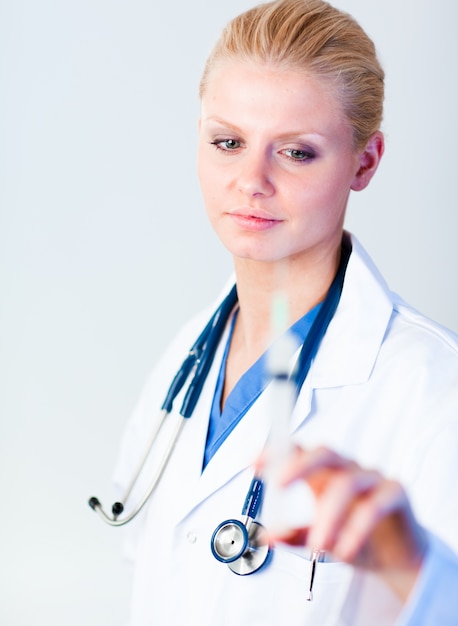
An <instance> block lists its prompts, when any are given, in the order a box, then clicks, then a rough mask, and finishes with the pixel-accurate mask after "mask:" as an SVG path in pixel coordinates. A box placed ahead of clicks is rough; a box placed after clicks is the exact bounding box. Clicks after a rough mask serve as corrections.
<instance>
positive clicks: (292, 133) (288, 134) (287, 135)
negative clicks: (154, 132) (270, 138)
mask: <svg viewBox="0 0 458 626" xmlns="http://www.w3.org/2000/svg"><path fill="white" fill-rule="evenodd" d="M202 122H206V123H210V124H215V125H218V126H222V127H223V128H227V129H228V130H231V131H234V132H236V133H237V134H239V135H243V134H244V131H243V130H242V129H241V128H240V127H239V126H237V124H234V123H232V122H227V121H226V120H223V119H222V118H219V117H212V116H211V117H206V118H202ZM299 137H313V138H317V139H320V138H322V139H326V135H324V134H323V133H318V132H316V131H306V130H294V129H292V130H287V131H285V132H282V133H281V134H280V135H278V136H277V137H276V139H277V140H283V141H284V140H286V139H291V140H293V139H297V138H299Z"/></svg>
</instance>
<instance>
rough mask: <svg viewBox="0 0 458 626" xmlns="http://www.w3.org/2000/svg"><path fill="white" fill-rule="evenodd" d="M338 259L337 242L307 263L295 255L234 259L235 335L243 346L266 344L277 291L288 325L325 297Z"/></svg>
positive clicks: (252, 347) (262, 347)
mask: <svg viewBox="0 0 458 626" xmlns="http://www.w3.org/2000/svg"><path fill="white" fill-rule="evenodd" d="M339 259H340V245H339V246H338V248H336V249H334V250H332V251H331V252H328V253H327V254H326V255H323V257H322V258H319V259H313V260H311V261H310V262H309V263H304V262H303V261H301V260H295V259H291V260H288V261H286V262H281V263H275V264H274V263H270V264H269V263H260V262H256V261H250V260H246V259H235V271H236V277H237V293H238V298H239V306H240V313H239V319H238V320H237V326H238V338H239V341H241V343H242V345H244V346H245V349H247V350H248V351H251V350H254V351H255V352H259V353H262V352H263V351H264V350H265V348H266V346H267V345H268V343H269V340H270V338H271V329H272V326H271V310H272V302H273V297H274V295H275V294H276V293H278V292H279V291H281V293H282V294H283V295H284V297H285V298H286V301H287V305H288V314H289V319H288V320H287V323H288V326H291V325H292V324H294V322H296V321H297V320H298V319H300V318H301V317H302V316H303V315H305V314H306V313H307V312H308V311H310V310H311V309H312V308H313V307H314V306H316V305H317V304H318V303H319V302H321V301H322V300H324V298H325V297H326V293H327V291H328V289H329V287H330V285H331V283H332V281H333V279H334V276H335V274H336V272H337V268H338V265H339Z"/></svg>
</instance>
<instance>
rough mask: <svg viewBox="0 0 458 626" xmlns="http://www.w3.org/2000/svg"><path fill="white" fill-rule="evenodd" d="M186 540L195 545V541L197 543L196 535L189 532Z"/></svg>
mask: <svg viewBox="0 0 458 626" xmlns="http://www.w3.org/2000/svg"><path fill="white" fill-rule="evenodd" d="M187 539H188V542H189V543H196V541H197V535H196V533H193V532H189V533H188V534H187Z"/></svg>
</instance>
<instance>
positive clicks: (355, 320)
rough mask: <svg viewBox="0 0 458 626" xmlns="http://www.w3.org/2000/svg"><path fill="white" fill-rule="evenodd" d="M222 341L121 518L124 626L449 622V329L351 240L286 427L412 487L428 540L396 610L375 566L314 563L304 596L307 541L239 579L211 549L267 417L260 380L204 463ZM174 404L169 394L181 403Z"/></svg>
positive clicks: (147, 397)
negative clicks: (128, 513)
mask: <svg viewBox="0 0 458 626" xmlns="http://www.w3.org/2000/svg"><path fill="white" fill-rule="evenodd" d="M212 309H213V308H212ZM209 312H210V310H207V311H205V312H204V313H203V314H202V315H201V316H198V318H197V319H195V320H193V321H192V322H191V323H190V324H188V325H187V327H186V328H185V329H184V330H183V331H182V332H181V333H180V335H179V336H178V337H177V339H176V340H175V342H174V343H173V345H172V346H171V347H170V349H169V350H168V351H167V352H166V354H165V356H164V357H163V359H162V360H161V361H160V363H159V364H158V366H157V367H156V368H155V370H154V371H153V373H152V375H151V378H150V379H149V381H148V384H147V385H146V387H145V390H144V393H143V395H142V397H141V399H140V402H139V404H138V406H137V408H136V410H135V412H134V415H133V417H132V419H131V421H130V423H129V424H128V427H127V429H126V433H125V437H124V440H123V444H122V448H121V454H120V460H119V464H118V466H117V470H116V476H115V479H116V482H117V483H118V484H119V485H121V486H122V485H126V484H127V482H128V480H129V478H130V476H131V474H132V472H133V471H134V468H135V467H136V464H137V463H138V459H139V458H140V454H141V450H142V446H143V445H144V442H145V441H146V439H147V438H148V434H149V433H150V431H151V425H152V421H153V419H154V418H155V415H156V413H157V411H158V408H159V407H160V405H161V403H162V401H163V397H164V394H165V391H166V390H167V388H168V385H169V384H170V381H171V379H172V377H173V375H174V373H175V371H176V369H177V368H178V367H179V365H180V364H181V362H182V359H183V357H184V356H185V354H186V352H187V350H188V348H189V347H190V345H191V344H192V343H193V342H194V340H195V338H196V337H197V335H198V334H199V332H200V330H201V329H202V328H203V326H204V323H205V321H206V320H207V319H208V317H209ZM225 340H226V337H223V339H222V341H221V344H220V346H219V349H218V351H217V354H216V357H215V361H214V364H213V366H212V369H211V371H210V373H209V375H208V379H207V383H206V385H205V387H204V390H203V393H202V395H201V398H200V400H199V403H198V405H197V407H196V410H195V413H194V415H193V416H192V418H191V419H190V420H189V421H188V422H186V424H185V426H184V429H183V431H182V434H181V436H180V439H179V441H178V443H177V445H176V448H175V450H174V452H173V455H172V457H171V460H170V463H169V465H168V467H167V469H166V471H165V473H164V476H163V478H162V481H161V483H160V485H159V486H158V488H157V490H156V492H155V493H154V495H153V497H152V498H151V501H150V503H149V504H148V505H147V507H146V510H145V511H144V512H142V513H141V514H140V516H139V517H138V518H137V519H136V520H135V521H134V522H132V524H131V527H130V530H127V527H126V534H127V535H128V537H127V540H126V545H127V548H126V550H127V553H128V556H129V557H130V558H131V559H132V560H133V561H134V565H135V570H134V579H133V602H132V616H131V622H130V626H169V625H170V626H172V625H176V624H180V625H182V626H242V624H243V625H244V624H247V625H248V624H249V625H250V626H278V625H279V624H288V626H307V625H309V624H310V625H312V624H313V625H314V626H315V625H317V624H319V625H320V626H386V625H388V624H395V623H396V624H397V625H398V624H399V625H401V624H402V625H403V626H404V625H409V626H429V625H431V626H452V624H458V557H457V553H458V489H457V487H456V477H457V476H458V342H457V338H456V337H455V336H454V335H453V334H452V333H450V332H448V331H446V330H445V329H443V328H441V327H439V326H438V325H436V324H434V323H432V322H431V321H429V320H427V319H425V318H424V317H423V316H421V315H420V314H418V313H417V312H415V311H414V310H412V309H411V308H410V307H408V306H407V305H406V304H405V303H404V302H402V301H401V300H400V299H399V298H398V297H397V296H395V295H393V294H392V293H390V292H389V290H388V288H387V286H386V284H385V282H384V281H383V279H382V277H381V276H380V275H379V273H378V271H377V270H376V268H375V267H374V265H373V264H372V262H371V261H370V259H369V258H368V256H367V254H366V253H365V252H364V250H363V249H362V247H361V246H360V244H359V243H358V242H357V241H356V240H355V239H354V238H353V253H352V255H351V258H350V261H349V264H348V269H347V274H346V278H345V285H344V288H343V292H342V297H341V300H340V303H339V306H338V309H337V311H336V313H335V315H334V318H333V319H332V321H331V323H330V325H329V328H328V330H327V333H326V335H325V337H324V339H323V341H322V344H321V347H320V349H319V352H318V354H317V356H316V358H315V360H314V362H313V364H312V367H311V370H310V373H309V376H308V377H307V380H306V381H305V384H304V386H303V389H302V391H301V393H300V396H299V398H298V402H297V405H296V407H295V411H294V414H293V419H292V431H293V432H294V438H295V439H296V440H297V441H298V442H299V443H300V444H302V445H303V446H305V447H307V448H310V447H314V446H318V445H326V446H329V447H331V448H333V449H335V450H336V451H337V452H339V453H341V454H343V455H347V456H348V457H351V458H353V459H355V460H356V461H357V462H358V463H360V464H361V465H362V466H365V467H371V468H376V469H378V470H380V471H381V472H383V474H384V475H386V476H388V477H393V478H395V479H398V480H400V481H401V482H402V483H403V485H404V486H405V487H406V489H407V490H408V492H409V495H410V498H411V501H412V505H413V507H414V510H415V513H416V516H417V518H418V519H419V520H420V521H421V523H422V524H423V525H424V526H425V527H426V528H427V529H428V531H430V532H431V533H433V535H434V536H433V537H432V540H431V548H430V553H429V557H428V559H427V560H426V563H425V566H424V568H423V572H422V576H421V577H420V580H419V582H418V585H417V587H416V589H415V591H414V593H413V594H412V598H411V601H410V602H409V603H408V605H407V606H406V607H404V608H402V607H401V606H400V604H399V602H398V601H397V599H396V598H395V597H394V596H393V595H392V594H391V592H390V591H389V590H388V589H387V588H385V587H384V586H383V584H382V583H380V582H379V580H378V579H377V578H376V577H375V576H373V575H371V574H368V573H363V572H361V571H357V570H355V569H354V568H352V567H350V566H348V565H346V564H343V563H320V564H319V565H318V569H317V573H316V577H315V583H314V599H313V601H312V602H308V601H307V600H306V595H307V585H308V580H309V570H310V561H309V560H308V558H307V554H306V553H305V550H301V549H293V548H289V547H286V546H283V547H282V546H277V547H276V548H275V551H274V555H273V559H272V561H271V563H270V565H269V566H268V567H266V568H264V569H262V570H260V571H259V572H257V573H255V574H252V575H250V576H243V577H242V576H237V575H235V574H233V573H232V572H230V571H229V569H228V567H227V566H226V565H224V564H222V563H219V562H218V561H216V560H215V558H214V557H213V556H212V554H211V550H210V538H211V535H212V532H213V530H214V529H215V527H216V526H217V525H218V524H219V523H220V522H222V521H223V520H225V519H228V518H234V517H239V518H240V514H241V509H242V506H243V502H244V499H245V495H246V492H247V489H248V486H249V483H250V480H251V478H252V475H253V470H252V465H251V464H252V462H253V461H254V460H255V459H256V458H257V456H258V455H259V453H260V452H261V450H262V447H263V445H264V443H265V439H266V436H267V432H268V424H269V417H268V416H269V389H266V391H265V392H264V393H263V394H262V395H261V396H260V398H259V399H258V400H257V401H256V402H255V404H254V405H253V406H252V408H251V409H250V410H249V411H248V413H247V414H246V415H245V416H244V417H243V419H242V420H241V422H240V423H239V424H238V425H237V427H236V428H235V430H234V431H233V432H232V433H231V435H230V436H229V438H228V439H227V440H226V441H225V442H224V443H223V445H222V446H221V448H220V449H219V450H218V451H217V453H216V454H215V456H214V457H213V458H212V459H211V461H210V463H209V464H208V466H207V467H206V468H205V470H204V472H201V468H202V458H203V452H204V446H205V438H206V432H207V425H208V417H209V412H210V406H211V402H212V396H213V392H214V388H215V383H216V379H217V375H218V369H219V365H220V362H221V357H222V351H223V348H224V345H225ZM180 404H181V403H180V399H179V398H178V399H177V400H176V402H175V410H176V411H178V409H179V407H180ZM175 419H176V415H172V416H171V419H170V424H169V427H171V426H172V422H173V421H174V420H175ZM167 434H168V433H167V432H164V433H163V435H162V436H161V439H160V440H159V441H158V442H157V446H156V449H155V452H154V454H153V457H154V458H152V459H150V460H149V461H148V463H147V468H146V470H145V472H144V474H143V476H142V478H141V479H140V481H139V484H138V485H137V487H136V490H135V493H134V497H133V500H135V498H138V497H139V496H141V495H142V493H143V490H144V489H145V486H146V484H147V482H148V481H147V478H146V476H147V475H150V474H151V471H152V468H153V467H154V464H155V462H156V461H155V460H154V459H157V458H158V457H160V452H159V451H160V449H161V447H162V445H163V443H164V442H165V441H166V440H167ZM127 508H128V507H127ZM261 521H262V518H261ZM436 536H437V537H441V539H442V541H443V542H445V544H448V546H451V547H452V548H453V549H452V550H450V549H449V547H447V546H446V545H444V544H443V543H442V541H440V540H438V539H436Z"/></svg>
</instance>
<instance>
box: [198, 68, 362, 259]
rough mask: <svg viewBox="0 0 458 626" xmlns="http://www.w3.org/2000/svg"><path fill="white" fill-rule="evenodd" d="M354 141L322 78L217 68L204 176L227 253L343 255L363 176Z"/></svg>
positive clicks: (204, 137) (208, 109) (207, 118)
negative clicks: (351, 204)
mask: <svg viewBox="0 0 458 626" xmlns="http://www.w3.org/2000/svg"><path fill="white" fill-rule="evenodd" d="M352 139H353V138H352V129H351V127H350V125H349V124H348V122H347V121H346V120H345V119H344V117H343V115H342V112H341V106H340V103H339V101H338V99H337V97H336V95H335V94H334V93H333V91H332V90H331V88H330V87H329V86H328V85H327V84H326V83H325V82H323V81H322V80H320V79H318V78H316V77H313V76H304V75H302V74H298V73H295V72H284V71H283V72H280V71H275V70H274V69H270V70H269V69H267V68H266V67H264V66H256V65H249V64H244V63H242V62H236V61H231V62H228V63H227V64H225V65H223V66H222V67H220V68H218V69H215V70H214V71H213V73H212V74H211V76H210V79H209V83H208V87H207V90H206V92H205V94H204V96H203V99H202V108H201V119H200V124H199V149H198V171H199V179H200V184H201V189H202V195H203V199H204V203H205V206H206V210H207V213H208V216H209V219H210V222H211V224H212V226H213V228H214V229H215V231H216V233H217V235H218V236H219V237H220V239H221V241H222V242H223V244H224V245H225V246H226V247H227V248H228V250H229V251H230V252H231V253H232V254H233V255H234V256H235V257H237V258H240V259H251V260H256V261H263V262H276V261H280V260H284V259H288V260H290V261H296V262H297V261H301V260H303V261H306V260H311V259H317V258H320V257H322V256H323V255H328V254H330V253H332V251H335V250H336V249H337V248H338V247H339V245H340V240H341V235H342V228H343V220H344V216H345V208H346V205H347V200H348V196H349V193H350V189H351V188H355V189H356V188H358V175H359V172H360V169H361V162H362V156H361V153H360V152H356V151H355V149H354V147H353V141H352ZM359 183H360V181H359ZM360 188H361V187H360Z"/></svg>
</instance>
